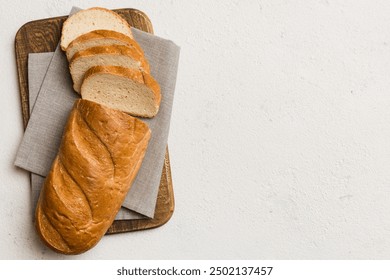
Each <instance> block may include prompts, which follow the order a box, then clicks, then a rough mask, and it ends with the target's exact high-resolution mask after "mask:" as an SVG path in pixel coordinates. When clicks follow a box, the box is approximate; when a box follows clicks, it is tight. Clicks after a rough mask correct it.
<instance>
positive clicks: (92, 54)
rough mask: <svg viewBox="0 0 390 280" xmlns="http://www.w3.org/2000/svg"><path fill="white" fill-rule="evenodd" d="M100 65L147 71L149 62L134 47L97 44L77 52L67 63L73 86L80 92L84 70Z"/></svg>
mask: <svg viewBox="0 0 390 280" xmlns="http://www.w3.org/2000/svg"><path fill="white" fill-rule="evenodd" d="M100 65H103V66H104V65H114V66H123V67H127V68H135V69H142V70H143V71H145V72H147V73H149V71H150V69H149V64H148V63H147V61H146V60H145V59H144V58H143V56H141V55H140V54H139V52H138V51H136V50H135V49H134V48H129V47H127V46H120V45H110V46H98V47H92V48H89V49H86V50H83V51H79V52H77V53H76V54H75V55H74V56H73V58H72V60H71V61H70V63H69V69H70V74H71V76H72V80H73V88H74V90H75V91H76V92H78V93H80V88H81V83H82V81H83V79H84V74H85V72H86V71H87V70H88V69H89V68H91V67H93V66H100Z"/></svg>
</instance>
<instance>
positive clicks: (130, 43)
mask: <svg viewBox="0 0 390 280" xmlns="http://www.w3.org/2000/svg"><path fill="white" fill-rule="evenodd" d="M109 45H123V46H127V47H133V48H134V49H135V50H137V51H138V52H139V55H140V56H141V57H144V52H143V50H142V48H141V47H140V45H139V44H138V43H137V42H136V41H135V40H134V39H132V38H130V37H128V36H126V35H124V34H122V33H119V32H116V31H112V30H94V31H91V32H88V33H86V34H83V35H81V36H79V37H77V38H76V39H74V40H73V41H72V42H71V43H70V44H69V46H68V47H67V48H66V57H67V59H68V61H70V60H71V59H72V57H73V55H74V54H75V53H77V52H79V51H83V50H85V49H88V48H92V47H98V46H109Z"/></svg>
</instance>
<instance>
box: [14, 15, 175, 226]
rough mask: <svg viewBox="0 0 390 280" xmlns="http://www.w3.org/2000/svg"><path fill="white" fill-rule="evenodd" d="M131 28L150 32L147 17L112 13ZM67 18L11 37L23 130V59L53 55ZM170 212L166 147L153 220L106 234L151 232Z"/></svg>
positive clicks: (26, 116)
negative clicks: (138, 231) (37, 54)
mask: <svg viewBox="0 0 390 280" xmlns="http://www.w3.org/2000/svg"><path fill="white" fill-rule="evenodd" d="M115 11H116V12H117V13H118V14H120V15H121V16H122V17H123V18H124V19H126V20H127V21H128V22H129V24H130V25H131V26H132V27H135V28H137V29H140V30H142V31H145V32H149V33H153V26H152V23H151V22H150V20H149V18H148V17H147V15H145V14H144V13H143V12H141V11H138V10H135V9H120V10H115ZM66 18H67V16H62V17H56V18H48V19H41V20H36V21H31V22H28V23H26V24H24V25H23V26H22V27H21V28H20V29H19V31H18V32H17V34H16V37H15V52H16V65H17V71H18V82H19V90H20V100H21V106H22V107H21V109H22V115H23V125H24V128H26V126H27V123H28V120H29V117H30V114H29V101H28V100H29V95H28V94H29V93H28V80H27V77H28V76H27V59H28V54H29V53H40V52H54V50H55V48H56V46H57V44H58V42H59V40H60V36H61V29H62V24H63V22H64V21H65V20H66ZM173 211H174V196H173V186H172V177H171V168H170V162H169V153H168V147H167V150H166V154H165V161H164V166H163V170H162V174H161V181H160V188H159V192H158V197H157V203H156V211H155V215H154V218H153V219H141V220H119V221H114V223H113V224H112V226H111V227H110V228H109V230H108V231H107V234H113V233H120V232H130V231H136V230H144V229H151V228H155V227H158V226H161V225H163V224H165V223H166V222H167V221H168V220H169V219H170V218H171V216H172V214H173Z"/></svg>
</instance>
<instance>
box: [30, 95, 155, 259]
mask: <svg viewBox="0 0 390 280" xmlns="http://www.w3.org/2000/svg"><path fill="white" fill-rule="evenodd" d="M149 139H150V130H149V128H148V126H147V125H146V124H145V123H143V122H142V121H140V120H138V119H136V118H133V117H131V116H129V115H127V114H125V113H122V112H120V111H118V110H113V109H109V108H108V107H105V106H103V105H99V104H97V103H94V102H92V101H87V100H80V99H79V100H78V101H76V102H75V105H74V107H73V109H72V112H71V114H70V116H69V119H68V123H67V125H66V128H65V131H64V135H63V139H62V143H61V146H60V149H59V152H58V155H57V157H56V159H55V160H54V162H53V165H52V168H51V171H50V173H49V175H48V176H47V177H46V180H45V183H44V186H43V189H42V191H41V194H40V197H39V200H38V204H37V208H36V213H35V215H36V228H37V231H38V233H39V235H40V236H41V238H42V240H43V241H44V242H45V243H46V244H47V245H48V246H49V247H50V248H52V249H53V250H55V251H57V252H60V253H63V254H80V253H82V252H85V251H87V250H89V249H90V248H92V247H93V246H95V245H96V244H97V242H98V241H99V240H100V239H101V238H102V237H103V235H104V234H105V233H106V231H107V229H108V228H109V227H110V225H111V223H112V222H113V220H114V218H115V215H116V214H117V212H118V210H119V208H120V206H121V204H122V202H123V200H124V198H125V196H126V194H127V192H128V190H129V188H130V187H131V184H132V182H133V180H134V178H135V176H136V174H137V172H138V170H139V168H140V165H141V163H142V160H143V157H144V155H145V152H146V148H147V145H148V141H149Z"/></svg>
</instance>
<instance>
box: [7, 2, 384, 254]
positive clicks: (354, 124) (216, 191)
mask: <svg viewBox="0 0 390 280" xmlns="http://www.w3.org/2000/svg"><path fill="white" fill-rule="evenodd" d="M72 5H75V6H79V7H81V8H88V7H91V6H104V7H107V8H124V7H129V8H137V9H140V10H142V11H144V12H145V13H146V14H148V15H149V17H150V19H151V20H152V23H153V25H154V30H155V34H156V35H159V36H162V37H165V38H168V39H171V40H173V41H175V42H176V43H177V44H178V45H180V46H181V48H182V51H181V59H180V69H179V76H178V81H177V87H176V97H175V98H176V99H175V102H174V109H173V117H172V124H171V130H170V137H169V148H170V157H171V166H172V175H173V183H174V191H175V199H176V209H175V212H174V215H173V217H172V219H171V220H170V221H169V222H168V223H167V224H166V225H164V226H163V227H160V228H158V229H155V230H149V231H140V232H134V233H128V234H120V235H114V236H108V237H104V238H103V240H102V241H101V242H100V243H99V244H98V245H97V246H96V247H95V248H94V249H92V250H90V251H89V252H87V253H85V254H82V255H79V256H73V257H66V256H62V255H58V254H55V253H53V252H51V251H50V250H49V249H46V248H45V247H44V246H43V245H42V244H41V243H40V241H39V238H38V237H37V235H36V233H35V231H34V228H33V225H32V222H31V215H32V211H31V209H30V208H31V205H30V192H29V180H28V175H27V173H26V172H24V171H22V170H19V169H17V168H15V167H13V161H14V157H15V153H16V150H17V148H18V145H19V142H20V140H21V138H22V135H23V128H22V118H21V107H20V98H19V91H18V85H17V75H16V66H15V55H14V37H15V34H16V32H17V30H18V29H19V28H20V27H21V26H22V25H23V24H24V23H26V22H28V21H31V20H35V19H41V18H48V17H55V16H60V15H65V14H67V13H68V12H69V10H70V9H71V7H72ZM389 15H390V2H389V1H357V0H349V1H347V0H345V1H335V0H334V1H333V0H329V1H327V0H317V1H306V0H300V1H298V0H296V1H282V0H272V1H271V0H269V1H265V0H263V1H260V0H257V1H255V0H247V1H238V0H230V1H206V0H202V1H189V0H185V1H183V0H181V1H179V0H175V1H163V0H161V1H130V0H129V1H102V0H93V1H92V0H87V1H81V0H73V1H69V0H56V1H52V0H42V1H30V0H23V1H8V0H7V1H5V0H1V9H0V23H1V24H0V26H2V28H1V29H0V93H1V102H0V106H1V110H0V122H1V124H0V198H1V202H0V223H1V226H0V258H2V259H53V258H55V259H249V258H254V259H388V258H390V218H389V216H390V16H389Z"/></svg>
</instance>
